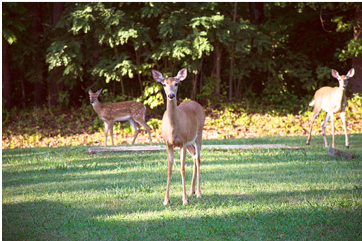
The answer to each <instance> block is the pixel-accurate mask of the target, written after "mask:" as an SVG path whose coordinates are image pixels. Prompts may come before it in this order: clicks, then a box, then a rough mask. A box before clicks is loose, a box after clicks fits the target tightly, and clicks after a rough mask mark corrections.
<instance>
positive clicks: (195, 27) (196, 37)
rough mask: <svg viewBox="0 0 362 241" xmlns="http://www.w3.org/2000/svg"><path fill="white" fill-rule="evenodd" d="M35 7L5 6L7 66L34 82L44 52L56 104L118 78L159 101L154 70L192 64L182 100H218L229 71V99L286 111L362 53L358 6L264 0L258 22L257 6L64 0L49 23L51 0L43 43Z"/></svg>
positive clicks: (117, 84)
mask: <svg viewBox="0 0 362 241" xmlns="http://www.w3.org/2000/svg"><path fill="white" fill-rule="evenodd" d="M32 6H33V5H32V4H25V3H5V4H4V11H3V20H4V21H3V36H4V38H5V39H6V40H7V41H8V42H9V43H12V42H14V41H15V39H16V40H17V44H16V45H14V48H12V65H11V66H13V67H12V68H13V69H14V72H19V73H20V72H21V73H25V78H24V77H21V76H17V79H16V82H15V83H16V84H19V83H20V79H21V78H23V79H25V82H27V81H31V83H35V82H36V80H37V76H38V75H39V73H38V72H39V68H32V67H31V64H29V63H31V62H32V58H33V56H32V53H37V56H39V58H40V59H42V58H43V57H44V56H45V57H46V61H45V63H43V64H44V65H45V64H46V65H47V68H48V74H49V76H48V77H47V80H49V79H50V78H53V76H52V74H53V73H56V72H57V71H60V75H59V76H57V77H56V78H57V83H58V84H59V89H60V92H61V95H60V99H59V101H60V102H61V103H64V104H63V107H65V108H68V107H69V106H70V105H73V103H72V101H71V100H70V98H71V96H72V95H71V94H72V92H73V91H74V89H75V88H76V87H77V86H78V88H79V85H81V88H82V89H85V88H92V87H95V88H101V87H102V88H104V87H105V86H106V87H109V86H110V85H113V88H112V92H114V93H113V96H116V95H117V94H118V93H122V94H123V95H126V96H127V98H128V99H139V100H140V101H143V102H144V103H145V104H147V105H148V106H150V107H151V108H156V107H157V106H160V105H161V104H162V99H163V98H162V93H161V91H159V90H158V89H157V87H155V84H154V83H153V81H152V80H150V79H151V69H157V70H159V71H161V72H163V73H167V75H168V76H174V75H175V74H176V73H177V71H178V70H179V69H180V68H184V67H186V68H187V69H188V73H189V78H188V79H187V80H186V81H184V84H183V88H181V89H180V91H179V97H180V98H181V99H184V98H186V97H190V93H191V97H192V98H196V100H198V101H200V102H205V103H202V104H206V102H212V101H213V100H215V102H220V100H222V99H223V98H225V97H226V96H227V95H228V92H229V78H231V84H232V87H233V88H232V89H233V92H232V98H233V101H237V102H240V101H246V102H248V103H251V102H255V101H257V100H260V99H263V101H265V103H264V105H266V106H275V105H283V103H284V105H285V106H284V107H280V108H282V109H285V108H288V109H291V105H292V102H293V101H295V100H299V99H301V98H311V96H312V95H313V91H314V90H315V89H316V88H318V87H320V86H321V85H322V84H326V82H327V81H330V80H329V79H328V78H325V77H322V75H323V74H322V72H324V70H323V71H322V70H321V68H328V69H330V68H336V67H337V66H339V67H340V68H342V69H343V68H346V67H347V66H348V65H350V61H351V58H352V57H353V56H357V55H359V54H362V47H361V46H362V42H361V39H356V40H355V39H353V38H352V31H354V28H355V27H356V26H357V24H358V23H356V22H355V21H354V20H353V18H354V11H355V9H356V8H357V7H358V6H360V4H358V3H263V9H264V15H265V18H264V20H263V21H261V22H258V23H257V22H256V21H255V19H254V17H253V14H250V11H252V12H254V10H255V9H253V8H254V7H255V6H254V4H253V3H243V2H241V3H237V4H235V3H231V2H189V3H185V2H174V3H171V2H169V3H166V2H159V3H150V2H135V3H112V2H90V3H66V4H65V9H64V11H63V13H62V14H61V18H60V20H59V21H58V22H57V23H54V24H51V23H48V22H46V21H45V19H52V16H51V13H50V12H46V10H47V9H50V8H51V7H52V6H53V5H52V3H48V4H46V5H42V6H45V7H43V8H42V11H43V12H44V16H43V18H44V19H43V20H44V21H43V22H44V26H46V27H44V29H43V30H42V31H43V32H42V33H41V34H42V36H44V37H43V38H41V44H39V43H35V42H33V40H32V38H31V37H30V36H32V28H31V26H30V23H31V21H30V19H31V11H33V10H32ZM235 7H236V8H235ZM249 7H250V8H249ZM234 11H236V19H235V21H234V19H233V18H234ZM19 16H21V17H19ZM347 33H350V34H347ZM216 47H217V48H216ZM216 49H219V50H220V51H221V66H220V68H221V85H220V86H221V90H220V96H216V97H215V96H214V93H215V83H214V82H215V76H216V65H215V63H216V61H215V51H216ZM231 58H233V61H234V65H233V66H232V68H230V60H231ZM340 61H343V62H342V63H341V62H340ZM321 71H322V72H321ZM325 72H327V70H325ZM316 73H317V74H316ZM191 75H192V79H193V80H195V79H196V78H195V76H197V81H196V84H195V83H193V81H190V79H191ZM193 84H194V85H195V86H196V89H195V90H194V86H193ZM18 86H21V85H18ZM191 90H192V91H191ZM16 91H17V92H18V93H20V88H16ZM194 91H195V93H194ZM29 95H30V94H29ZM153 95H154V96H153ZM18 96H20V94H18ZM19 99H20V98H19ZM30 99H31V98H30ZM287 102H288V103H287ZM212 104H213V103H210V104H209V106H210V105H212ZM215 106H216V105H215ZM299 106H300V104H299V103H298V105H297V108H299ZM297 108H296V109H297ZM278 111H279V110H278ZM297 111H300V109H299V110H297Z"/></svg>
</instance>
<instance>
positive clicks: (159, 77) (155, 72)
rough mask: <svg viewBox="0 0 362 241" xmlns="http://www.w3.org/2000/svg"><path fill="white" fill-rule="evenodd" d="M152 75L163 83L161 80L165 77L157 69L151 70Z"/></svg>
mask: <svg viewBox="0 0 362 241" xmlns="http://www.w3.org/2000/svg"><path fill="white" fill-rule="evenodd" d="M152 77H153V79H154V80H156V81H157V82H160V83H163V80H164V79H165V77H163V75H162V74H161V73H160V72H158V71H157V70H152Z"/></svg>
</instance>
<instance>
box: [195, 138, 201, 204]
mask: <svg viewBox="0 0 362 241" xmlns="http://www.w3.org/2000/svg"><path fill="white" fill-rule="evenodd" d="M195 156H196V170H197V193H196V196H197V197H198V198H200V197H201V188H200V182H201V178H200V166H201V137H200V140H196V155H195Z"/></svg>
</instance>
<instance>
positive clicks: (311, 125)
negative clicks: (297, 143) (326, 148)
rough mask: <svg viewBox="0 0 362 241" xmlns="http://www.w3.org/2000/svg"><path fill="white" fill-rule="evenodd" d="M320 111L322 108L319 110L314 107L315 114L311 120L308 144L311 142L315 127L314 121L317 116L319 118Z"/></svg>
mask: <svg viewBox="0 0 362 241" xmlns="http://www.w3.org/2000/svg"><path fill="white" fill-rule="evenodd" d="M319 112H320V110H317V109H316V108H314V113H313V116H312V118H311V121H310V128H309V134H308V139H307V142H306V144H307V145H309V144H310V139H311V136H312V129H313V122H314V120H315V118H317V116H318V115H319Z"/></svg>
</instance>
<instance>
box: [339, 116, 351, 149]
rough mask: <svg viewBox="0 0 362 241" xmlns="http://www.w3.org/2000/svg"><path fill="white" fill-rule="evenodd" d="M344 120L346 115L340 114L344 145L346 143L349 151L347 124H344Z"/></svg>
mask: <svg viewBox="0 0 362 241" xmlns="http://www.w3.org/2000/svg"><path fill="white" fill-rule="evenodd" d="M345 118H346V113H345V112H341V120H342V123H343V129H344V136H345V143H346V147H347V149H349V141H348V135H347V124H346V119H345Z"/></svg>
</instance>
